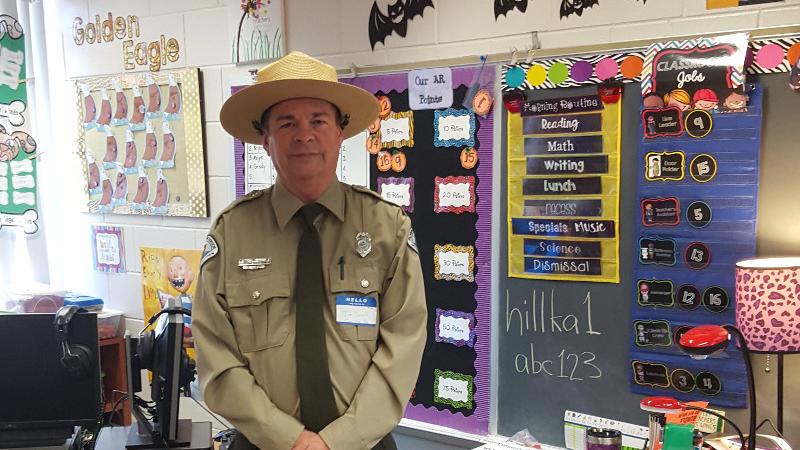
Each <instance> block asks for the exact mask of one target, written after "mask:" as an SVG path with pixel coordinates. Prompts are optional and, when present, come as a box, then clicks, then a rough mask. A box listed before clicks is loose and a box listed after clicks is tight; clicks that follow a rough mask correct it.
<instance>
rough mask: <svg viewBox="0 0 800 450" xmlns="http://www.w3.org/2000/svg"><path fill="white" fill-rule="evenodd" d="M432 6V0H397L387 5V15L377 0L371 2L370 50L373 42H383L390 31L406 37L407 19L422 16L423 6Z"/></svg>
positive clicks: (373, 47)
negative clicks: (379, 6)
mask: <svg viewBox="0 0 800 450" xmlns="http://www.w3.org/2000/svg"><path fill="white" fill-rule="evenodd" d="M428 6H430V7H431V8H434V6H433V0H397V1H396V2H395V3H394V4H391V5H389V11H388V13H389V15H388V16H387V15H384V14H383V13H382V12H381V10H380V9H379V8H378V1H377V0H375V2H373V3H372V11H370V13H369V43H370V45H371V46H372V50H375V44H377V43H378V42H380V43H384V42H383V41H384V40H386V37H387V36H389V35H391V34H392V33H397V34H398V36H400V37H406V31H407V30H408V21H410V20H413V19H414V18H415V17H417V16H422V13H423V11H425V8H427V7H428Z"/></svg>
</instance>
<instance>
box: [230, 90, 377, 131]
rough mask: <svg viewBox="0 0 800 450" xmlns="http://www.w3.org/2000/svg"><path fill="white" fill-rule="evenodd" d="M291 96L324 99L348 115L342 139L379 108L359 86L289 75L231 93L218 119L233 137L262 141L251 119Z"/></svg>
mask: <svg viewBox="0 0 800 450" xmlns="http://www.w3.org/2000/svg"><path fill="white" fill-rule="evenodd" d="M294 98H318V99H320V100H326V101H328V102H330V103H332V104H333V105H335V106H336V107H337V108H339V111H341V113H342V115H345V116H349V117H350V121H349V122H348V123H347V125H346V126H345V127H344V129H343V130H342V131H343V133H344V138H345V139H347V138H349V137H352V136H355V135H356V134H358V133H360V132H362V131H364V130H365V129H366V128H367V127H368V126H369V125H370V124H371V123H372V122H374V121H375V119H377V118H378V112H379V111H380V105H379V104H378V100H377V99H376V98H375V96H374V95H372V94H371V93H369V92H367V91H365V90H364V89H361V88H359V87H356V86H352V85H349V84H346V83H341V82H335V81H323V80H308V79H288V80H275V81H269V82H265V83H259V84H255V85H252V86H248V87H246V88H244V89H242V90H240V91H239V92H237V93H235V94H233V95H232V96H231V97H230V98H228V100H227V101H225V104H223V105H222V109H221V110H220V113H219V120H220V122H221V123H222V127H223V128H224V129H225V131H227V132H228V133H230V134H231V135H233V137H235V138H237V139H240V140H242V141H244V142H247V143H250V144H261V142H262V136H261V133H260V132H259V131H258V130H257V129H256V127H255V126H253V122H256V123H259V122H260V120H261V115H262V114H263V113H264V111H265V110H266V109H268V108H270V107H272V106H274V105H277V104H278V103H280V102H282V101H284V100H291V99H294Z"/></svg>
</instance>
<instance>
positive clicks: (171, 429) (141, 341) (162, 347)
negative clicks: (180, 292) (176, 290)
mask: <svg viewBox="0 0 800 450" xmlns="http://www.w3.org/2000/svg"><path fill="white" fill-rule="evenodd" d="M183 311H184V310H182V309H181V305H180V303H179V301H178V300H175V299H172V300H170V301H169V302H168V304H167V305H166V306H165V309H164V310H162V311H160V313H159V314H160V315H159V317H158V319H157V322H156V323H155V324H154V328H155V329H154V330H153V331H152V334H151V332H149V331H148V332H146V333H142V334H140V336H139V337H138V338H132V337H130V336H129V337H127V338H126V341H127V343H128V344H127V348H128V352H129V357H128V366H129V367H130V369H131V373H130V375H129V379H130V380H134V381H133V382H131V383H130V385H129V390H130V392H132V393H136V392H138V391H139V390H140V389H141V385H139V386H137V385H136V384H137V383H136V382H135V380H137V378H138V376H139V372H140V371H141V370H142V369H149V370H150V371H151V372H152V378H151V382H150V396H151V398H152V400H153V403H154V406H150V405H149V404H143V403H144V402H142V401H141V400H138V399H137V398H136V397H134V399H133V413H134V415H135V416H136V417H137V422H138V424H137V427H134V428H132V429H131V431H130V433H129V435H128V441H127V443H126V445H125V447H126V448H127V449H129V450H137V449H152V448H158V449H166V448H170V449H172V448H175V449H177V448H180V449H185V450H189V449H192V450H201V449H202V450H205V449H210V448H211V423H210V422H202V423H193V422H192V421H191V420H190V419H180V420H179V418H178V417H179V415H178V407H179V405H180V402H179V400H180V398H179V396H180V393H181V390H183V391H184V392H187V393H188V387H189V384H190V383H191V381H192V379H193V378H194V365H193V363H191V362H190V361H189V359H188V357H187V356H186V352H185V351H184V350H183V327H184V321H183ZM142 408H144V409H146V410H147V411H149V412H150V413H151V414H152V420H150V419H148V418H146V417H145V416H144V415H143V413H142V411H141V409H142Z"/></svg>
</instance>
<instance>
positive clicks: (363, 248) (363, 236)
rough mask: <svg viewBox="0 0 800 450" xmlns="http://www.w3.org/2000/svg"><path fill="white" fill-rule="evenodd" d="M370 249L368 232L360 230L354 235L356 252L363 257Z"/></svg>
mask: <svg viewBox="0 0 800 450" xmlns="http://www.w3.org/2000/svg"><path fill="white" fill-rule="evenodd" d="M371 251H372V238H371V237H370V236H369V233H367V232H364V231H362V232H361V233H358V234H357V235H356V252H358V254H359V255H360V256H361V257H362V258H364V257H366V256H367V255H369V252H371Z"/></svg>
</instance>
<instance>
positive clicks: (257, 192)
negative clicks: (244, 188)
mask: <svg viewBox="0 0 800 450" xmlns="http://www.w3.org/2000/svg"><path fill="white" fill-rule="evenodd" d="M266 192H267V189H256V190H254V191H250V192H248V193H247V194H245V195H244V196H242V197H239V198H237V199H236V200H234V201H232V202H231V203H230V204H229V205H228V206H226V207H225V208H224V209H223V210H222V211H220V213H219V214H218V215H217V218H216V219H215V220H214V223H216V221H217V220H219V218H220V217H222V216H223V215H224V214H225V213H227V212H228V211H230V210H232V209H233V208H236V207H237V206H239V205H241V204H242V203H245V202H249V201H250V200H255V199H257V198H259V197H261V196H263V195H264V193H266Z"/></svg>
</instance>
